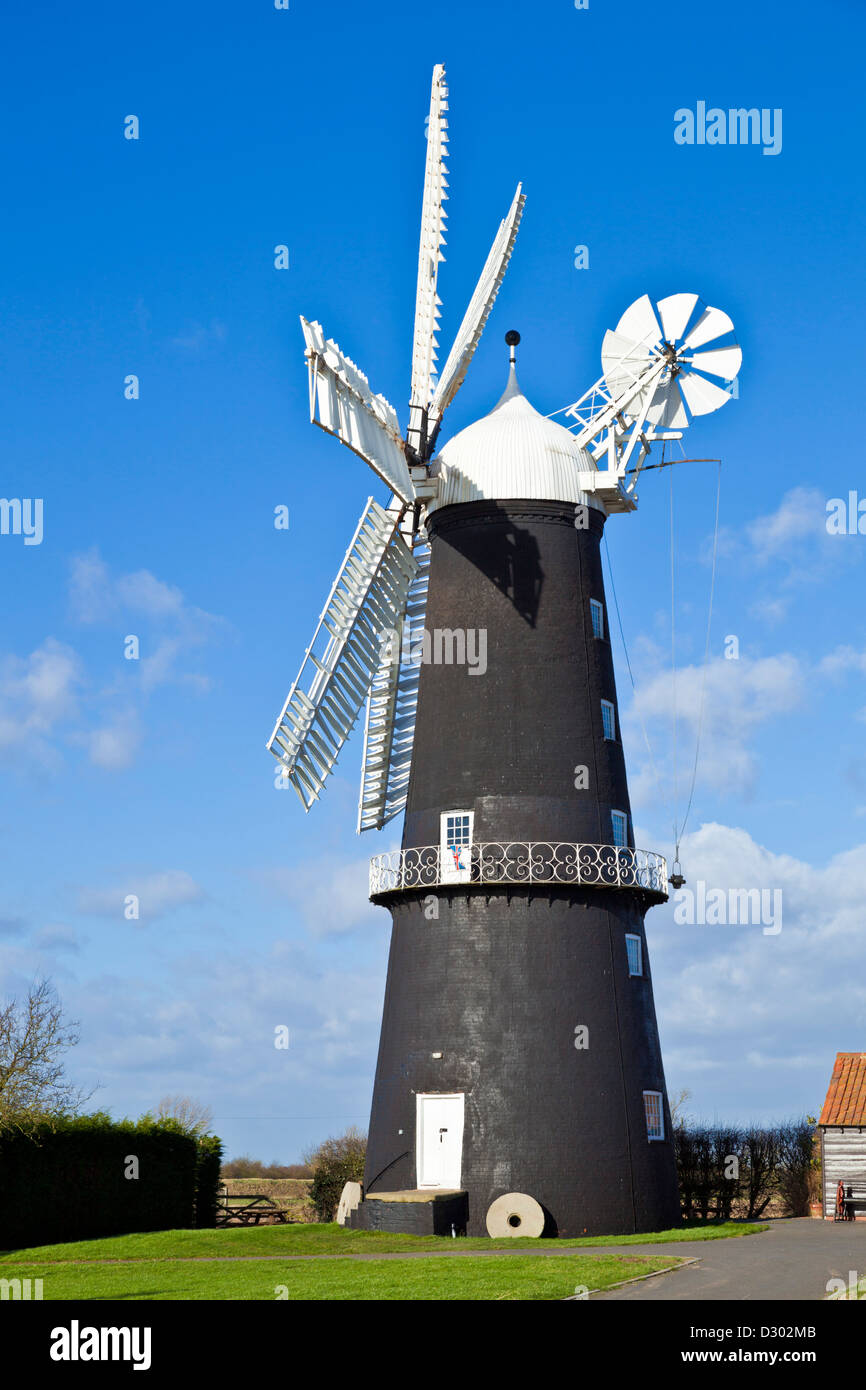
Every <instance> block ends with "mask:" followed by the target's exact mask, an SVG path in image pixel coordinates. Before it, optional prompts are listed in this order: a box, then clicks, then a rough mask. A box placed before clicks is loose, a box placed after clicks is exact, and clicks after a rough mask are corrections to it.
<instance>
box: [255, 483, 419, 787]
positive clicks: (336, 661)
mask: <svg viewBox="0 0 866 1390" xmlns="http://www.w3.org/2000/svg"><path fill="white" fill-rule="evenodd" d="M401 519H402V511H399V510H396V511H385V509H384V507H380V506H379V504H378V503H377V502H375V501H374V500H373V498H372V497H371V498H369V499H368V501H367V505H366V507H365V508H364V511H363V512H362V514H361V520H360V521H359V522H358V527H357V530H356V531H355V534H354V536H353V537H352V543H351V545H350V546H349V549H348V550H347V552H346V557H345V559H344V561H343V564H342V566H341V568H340V572H339V574H338V575H337V578H336V580H335V581H334V585H333V588H332V589H331V592H330V594H329V596H328V601H327V603H326V604H325V607H324V609H323V611H322V616H321V617H320V619H319V623H318V626H317V628H316V631H315V632H314V634H313V640H312V642H311V643H310V645H309V647H308V648H307V654H306V656H305V657H304V660H303V662H302V663H301V669H300V671H299V672H298V677H297V679H296V681H295V683H294V685H293V686H292V688H291V690H290V691H289V695H288V699H287V700H286V703H285V704H284V705H283V709H282V712H281V714H280V717H279V719H278V720H277V723H276V726H275V728H274V731H273V733H272V734H271V737H270V739H269V740H268V745H267V746H268V749H269V751H270V752H271V753H273V755H274V757H275V758H276V759H277V761H278V762H279V763H281V765H282V767H283V770H284V775H285V776H286V777H287V779H288V781H289V782H291V784H292V786H293V787H294V789H295V791H296V792H297V794H298V796H299V798H300V800H301V802H302V804H303V806H304V809H305V810H306V811H309V809H310V807H311V806H312V804H313V802H314V801H316V800H318V797H319V795H320V794H321V792H322V790H323V788H324V785H325V781H326V779H327V778H328V777H329V776H330V774H331V772H332V771H333V769H334V765H335V763H336V761H337V758H338V757H339V754H340V750H341V749H342V747H343V744H344V743H345V742H346V739H347V738H348V737H349V734H350V733H351V731H352V728H353V726H354V724H355V721H356V719H357V718H358V714H359V712H360V709H361V706H362V705H363V703H364V701H365V699H366V698H367V692H368V691H369V689H370V686H371V683H372V681H373V678H374V676H375V674H376V672H377V670H378V669H379V666H380V663H381V657H382V650H383V643H386V644H387V642H388V641H389V640H391V637H392V636H393V634H394V633H395V632H399V631H400V630H401V629H402V625H403V619H404V615H405V611H406V597H407V594H408V592H409V586H410V585H411V583H412V580H413V579H414V577H415V574H416V572H417V569H418V563H417V561H416V559H415V557H414V556H413V555H412V552H411V551H410V549H409V547H408V546H407V545H406V542H405V541H404V540H403V537H402V536H401V534H400V522H401Z"/></svg>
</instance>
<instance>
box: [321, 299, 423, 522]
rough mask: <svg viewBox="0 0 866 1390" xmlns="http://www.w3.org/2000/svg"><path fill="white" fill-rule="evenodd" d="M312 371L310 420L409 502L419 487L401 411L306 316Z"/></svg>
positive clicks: (412, 499)
mask: <svg viewBox="0 0 866 1390" xmlns="http://www.w3.org/2000/svg"><path fill="white" fill-rule="evenodd" d="M301 327H302V328H303V330H304V341H305V342H306V344H307V350H306V357H307V363H308V367H309V373H310V419H311V420H312V422H313V424H314V425H318V426H319V428H320V429H323V430H325V431H326V433H327V434H332V435H334V437H335V438H336V439H339V440H340V443H341V444H345V445H346V447H347V448H349V449H351V450H352V451H353V452H354V453H356V454H357V455H358V457H359V458H362V459H363V460H364V462H365V463H367V464H369V466H370V467H371V468H372V470H373V472H374V473H376V474H377V475H378V477H380V478H381V479H382V481H383V482H385V483H387V484H388V486H389V487H390V488H391V491H392V492H396V493H397V496H398V497H400V498H402V500H403V501H404V502H406V503H410V502H413V501H414V499H415V489H414V487H413V486H412V479H411V477H410V474H409V465H408V464H407V462H406V451H405V447H404V444H403V439H402V436H401V434H400V423H399V421H398V419H397V412H396V410H395V409H394V407H393V406H392V405H391V403H390V401H388V400H386V399H385V397H384V396H377V395H374V394H373V392H372V390H371V389H370V383H369V381H368V380H367V378H366V377H365V375H364V373H363V372H362V371H360V369H359V368H358V367H356V366H355V363H354V362H353V361H352V359H351V358H350V357H347V356H346V354H345V353H344V352H343V351H342V350H341V349H340V348H339V347H338V346H337V344H336V343H335V342H334V341H333V339H331V338H326V337H325V334H324V330H323V329H322V325H321V324H320V323H315V322H313V323H308V322H307V320H306V319H305V318H303V317H302V318H301Z"/></svg>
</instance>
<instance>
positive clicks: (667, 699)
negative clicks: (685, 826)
mask: <svg viewBox="0 0 866 1390" xmlns="http://www.w3.org/2000/svg"><path fill="white" fill-rule="evenodd" d="M704 682H706V684H705V687H704ZM805 685H806V673H805V671H804V669H803V667H802V665H801V663H800V662H799V661H798V659H797V658H796V657H795V656H791V655H789V654H782V655H780V656H770V657H761V658H758V659H754V660H753V659H750V658H748V657H741V658H740V659H739V660H737V661H726V660H724V659H720V660H718V661H714V662H710V663H709V665H708V666H707V668H706V675H705V673H704V668H703V667H700V666H685V667H682V668H681V669H680V670H678V671H677V673H676V708H677V725H678V744H679V781H680V791H682V788H683V786H684V785H685V784H686V781H687V779H688V778H689V776H690V773H691V767H692V762H693V758H694V750H695V746H696V741H697V735H698V726H699V722H700V709H701V699H702V691H705V693H704V696H703V699H704V713H703V722H702V725H701V745H700V766H699V776H700V780H701V785H702V786H708V787H712V788H714V789H715V790H717V791H721V792H739V793H740V794H741V795H751V794H752V792H753V791H754V788H755V783H756V779H757V772H758V760H757V757H756V754H755V752H754V750H753V743H754V740H755V738H756V735H757V734H758V731H759V730H760V728H761V726H762V725H764V724H766V723H767V721H768V720H770V719H776V718H778V716H779V715H780V714H786V713H788V712H790V711H791V710H794V709H796V708H797V706H798V705H799V704H800V703H801V701H802V699H803V693H804V689H805ZM635 704H636V707H637V710H635V709H634V706H633V707H632V709H631V710H630V711H629V712H628V713H627V714H626V722H627V725H629V726H630V732H631V739H632V742H633V745H634V747H635V749H642V748H643V739H642V735H641V734H640V731H639V729H637V728H636V727H635V726H636V725H637V723H638V720H637V717H636V714H637V711H639V713H640V715H641V716H642V717H643V720H644V724H645V725H646V727H647V731H648V735H649V739H650V744H651V746H652V747H653V749H654V750H655V752H656V757H657V759H658V750H659V748H664V750H665V758H664V763H663V767H664V771H665V774H666V776H665V783H666V785H667V783H668V781H669V777H670V774H671V763H672V747H673V710H674V677H673V673H672V672H671V671H659V672H657V673H656V674H655V675H654V676H652V677H651V678H650V679H649V680H648V681H647V682H646V683H645V684H643V685H641V686H640V687H639V688H638V692H637V696H636V700H635ZM657 767H659V772H660V773H661V770H662V769H661V767H660V766H659V764H658V761H657ZM631 783H632V792H633V799H634V801H635V804H638V805H640V804H642V803H643V802H646V801H648V800H650V799H651V798H652V797H653V796H654V794H655V778H654V776H653V772H652V768H651V767H650V766H649V765H648V764H644V765H643V766H642V767H641V768H640V769H639V771H638V772H637V774H636V775H634V776H633V777H632V778H631Z"/></svg>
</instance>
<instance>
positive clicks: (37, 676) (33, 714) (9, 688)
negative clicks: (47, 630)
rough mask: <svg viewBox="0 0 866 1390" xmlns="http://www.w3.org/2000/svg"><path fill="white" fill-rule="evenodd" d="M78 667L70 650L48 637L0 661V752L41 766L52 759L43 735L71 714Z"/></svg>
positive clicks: (68, 719) (76, 688) (78, 677)
mask: <svg viewBox="0 0 866 1390" xmlns="http://www.w3.org/2000/svg"><path fill="white" fill-rule="evenodd" d="M81 682H82V672H81V663H80V661H79V659H78V656H77V654H76V653H75V652H74V651H73V649H72V648H71V647H68V646H66V645H65V644H64V643H62V642H57V641H55V639H54V638H53V637H47V638H46V639H45V641H44V642H43V643H42V645H41V646H40V647H37V648H36V650H35V651H33V652H31V653H30V655H29V656H27V657H23V658H22V657H17V656H6V657H4V658H3V659H2V661H0V749H7V750H10V751H12V752H15V753H22V754H24V755H27V756H35V757H36V758H37V760H38V761H40V762H43V763H45V762H48V761H49V760H50V758H51V756H52V748H51V744H50V742H49V741H48V737H47V736H48V735H50V734H51V733H52V731H53V730H54V728H55V726H56V725H57V724H58V723H60V722H63V723H64V724H67V723H68V722H69V721H70V720H71V719H72V718H73V717H74V715H75V713H76V707H77V701H78V692H79V688H80V686H81Z"/></svg>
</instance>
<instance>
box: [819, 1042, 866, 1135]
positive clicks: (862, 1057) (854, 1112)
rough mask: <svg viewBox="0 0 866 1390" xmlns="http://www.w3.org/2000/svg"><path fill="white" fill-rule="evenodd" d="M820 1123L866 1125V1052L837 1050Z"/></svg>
mask: <svg viewBox="0 0 866 1390" xmlns="http://www.w3.org/2000/svg"><path fill="white" fill-rule="evenodd" d="M818 1124H819V1125H866V1052H837V1053H836V1065H835V1066H834V1068H833V1076H832V1078H831V1081H830V1089H829V1091H828V1092H827V1099H826V1100H825V1101H824V1109H823V1110H822V1111H821V1118H820V1120H819V1121H818Z"/></svg>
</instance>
